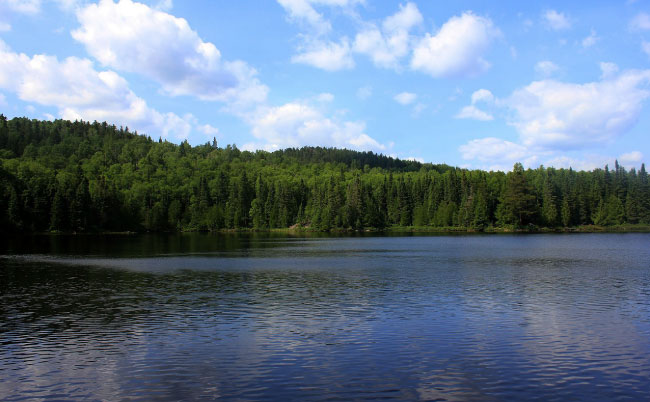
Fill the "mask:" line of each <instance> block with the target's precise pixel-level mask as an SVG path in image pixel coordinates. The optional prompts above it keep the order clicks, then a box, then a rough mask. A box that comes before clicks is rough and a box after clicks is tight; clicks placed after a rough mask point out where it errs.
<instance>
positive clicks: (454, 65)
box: [411, 12, 500, 77]
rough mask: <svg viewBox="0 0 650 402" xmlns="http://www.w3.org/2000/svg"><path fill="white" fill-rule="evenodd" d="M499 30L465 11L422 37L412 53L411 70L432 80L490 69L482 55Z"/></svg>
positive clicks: (489, 21) (490, 22)
mask: <svg viewBox="0 0 650 402" xmlns="http://www.w3.org/2000/svg"><path fill="white" fill-rule="evenodd" d="M499 34H500V33H499V30H498V29H497V28H496V27H494V25H493V24H492V21H491V20H490V19H488V18H485V17H480V16H476V15H474V14H472V13H471V12H465V13H463V14H462V15H461V16H460V17H452V18H450V19H449V21H447V22H446V23H445V24H444V25H443V26H442V27H441V28H440V30H439V31H438V32H437V33H436V34H435V35H431V34H428V33H427V34H426V36H425V37H424V38H423V39H422V40H420V42H419V43H418V44H417V45H416V47H415V49H414V51H413V58H412V59H411V68H412V69H414V70H418V71H422V72H425V73H427V74H430V75H431V76H433V77H458V76H474V75H477V74H479V73H482V72H484V71H485V70H487V69H488V68H489V67H490V63H488V62H487V61H486V60H485V59H483V55H484V53H485V52H486V51H487V49H488V48H489V46H490V44H491V42H492V40H493V38H495V37H496V36H498V35H499Z"/></svg>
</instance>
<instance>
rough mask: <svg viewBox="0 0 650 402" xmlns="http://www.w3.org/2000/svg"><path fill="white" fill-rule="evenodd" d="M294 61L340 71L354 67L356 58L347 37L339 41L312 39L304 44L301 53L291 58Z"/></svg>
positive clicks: (326, 69)
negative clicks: (353, 56) (354, 58)
mask: <svg viewBox="0 0 650 402" xmlns="http://www.w3.org/2000/svg"><path fill="white" fill-rule="evenodd" d="M291 61H292V62H293V63H302V64H308V65H310V66H313V67H316V68H320V69H322V70H325V71H339V70H346V69H350V68H353V67H354V60H353V59H352V54H351V51H350V44H349V42H348V40H347V38H343V39H341V41H340V42H339V43H336V42H328V41H311V42H310V43H309V44H307V45H306V46H303V50H302V52H301V53H299V54H297V55H295V56H293V57H292V58H291Z"/></svg>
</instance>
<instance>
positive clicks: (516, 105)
mask: <svg viewBox="0 0 650 402" xmlns="http://www.w3.org/2000/svg"><path fill="white" fill-rule="evenodd" d="M600 66H601V69H602V71H603V75H602V77H601V80H600V81H596V82H588V83H584V84H576V83H565V82H559V81H555V80H542V81H535V82H532V83H530V84H529V85H527V86H525V87H523V88H521V89H518V90H516V91H514V92H513V93H512V94H511V95H510V96H509V97H508V98H505V99H500V100H498V101H496V100H495V101H494V104H495V105H498V106H500V107H504V108H506V109H509V111H510V115H511V119H510V121H509V124H511V125H512V126H514V127H515V129H516V130H517V132H518V134H519V140H518V141H517V142H511V141H506V140H502V139H499V138H494V137H489V138H482V139H476V140H472V141H470V142H468V143H467V144H465V145H463V146H461V147H460V148H459V151H460V152H461V154H462V156H463V158H464V159H466V160H474V161H477V162H479V163H482V164H483V166H497V165H498V164H501V165H499V166H502V167H503V166H505V167H507V164H510V165H511V163H514V162H517V161H520V162H526V163H527V164H528V166H533V165H534V164H535V163H543V164H545V165H550V166H556V167H569V166H572V167H573V168H578V169H593V168H595V167H602V166H604V164H606V163H611V162H613V160H612V158H611V157H605V156H602V155H587V156H585V157H582V158H572V157H569V156H567V155H570V154H571V153H572V152H573V153H575V152H580V153H584V152H585V151H588V150H590V149H597V148H599V147H602V146H603V145H607V144H610V143H612V142H613V141H615V140H616V139H617V138H619V137H620V136H622V135H623V134H625V133H626V132H627V131H628V130H629V129H630V128H631V127H632V126H634V125H635V124H636V122H637V120H638V119H639V116H640V114H641V110H642V106H643V102H644V101H645V100H646V99H647V98H648V97H650V89H649V88H648V87H649V86H650V70H628V71H624V72H622V73H618V67H617V66H616V65H615V64H613V63H604V62H603V63H600ZM477 92H478V91H477ZM475 94H476V92H475ZM472 106H473V105H472ZM468 114H469V112H468ZM642 157H643V155H642V154H641V153H640V152H638V151H633V152H628V153H625V154H623V155H620V156H619V160H621V161H623V160H624V161H625V163H629V164H633V163H638V162H639V161H641V159H642ZM505 162H507V164H506V165H503V163H505ZM490 163H492V164H493V165H490ZM494 164H497V165H494Z"/></svg>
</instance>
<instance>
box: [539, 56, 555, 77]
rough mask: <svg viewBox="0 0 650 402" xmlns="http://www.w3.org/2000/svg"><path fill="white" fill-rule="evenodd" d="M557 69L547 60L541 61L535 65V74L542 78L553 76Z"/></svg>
mask: <svg viewBox="0 0 650 402" xmlns="http://www.w3.org/2000/svg"><path fill="white" fill-rule="evenodd" d="M559 69H560V68H559V67H558V66H557V64H555V63H553V62H552V61H549V60H543V61H540V62H538V63H537V64H535V72H536V73H537V74H539V75H541V76H543V77H548V76H550V75H553V73H554V72H556V71H558V70H559Z"/></svg>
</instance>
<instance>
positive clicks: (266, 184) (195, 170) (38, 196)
mask: <svg viewBox="0 0 650 402" xmlns="http://www.w3.org/2000/svg"><path fill="white" fill-rule="evenodd" d="M622 223H632V224H636V223H642V224H649V223H650V185H649V183H648V176H647V173H646V171H645V166H642V167H641V169H640V170H639V171H638V172H637V171H635V170H634V169H631V170H629V171H626V170H625V169H624V168H623V167H621V166H618V163H617V164H616V166H615V167H614V169H612V170H609V169H608V168H607V167H605V168H604V169H596V170H594V171H592V172H582V171H581V172H576V171H573V170H571V169H554V168H542V167H540V168H538V169H534V170H532V169H528V170H524V169H523V168H522V166H521V165H520V164H517V165H515V167H514V169H513V171H512V172H510V173H508V174H505V173H502V172H484V171H480V170H466V169H458V168H453V167H450V166H447V165H432V164H421V163H418V162H413V161H404V160H399V159H394V158H391V157H387V156H384V155H377V154H374V153H372V152H355V151H349V150H340V149H333V148H321V147H305V148H301V149H286V150H282V151H276V152H271V153H269V152H263V151H257V152H254V153H252V152H247V151H240V150H238V149H237V148H236V147H235V146H230V145H228V146H226V147H223V148H219V147H218V146H217V143H216V141H212V142H211V143H208V144H205V145H201V146H195V147H192V146H190V145H189V144H188V143H187V142H184V143H182V144H180V145H176V144H173V143H170V142H167V141H162V140H152V139H151V138H149V137H146V136H141V135H138V134H137V133H131V132H129V130H128V128H117V127H115V126H113V125H109V124H107V123H97V122H95V123H87V122H69V121H63V120H57V121H54V122H50V121H38V120H29V119H26V118H14V119H11V120H7V119H6V118H5V117H4V116H2V115H0V230H2V231H4V232H16V231H50V230H57V231H126V230H129V231H170V230H219V229H237V228H254V229H267V228H287V227H292V226H295V227H305V228H307V227H308V228H311V229H315V230H331V229H337V228H341V229H362V228H377V229H381V228H386V227H391V226H431V227H438V228H443V227H444V228H450V227H456V228H466V229H472V230H482V229H485V228H489V227H512V228H514V227H535V226H537V227H570V226H576V225H590V224H596V225H604V226H606V225H617V224H622Z"/></svg>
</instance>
